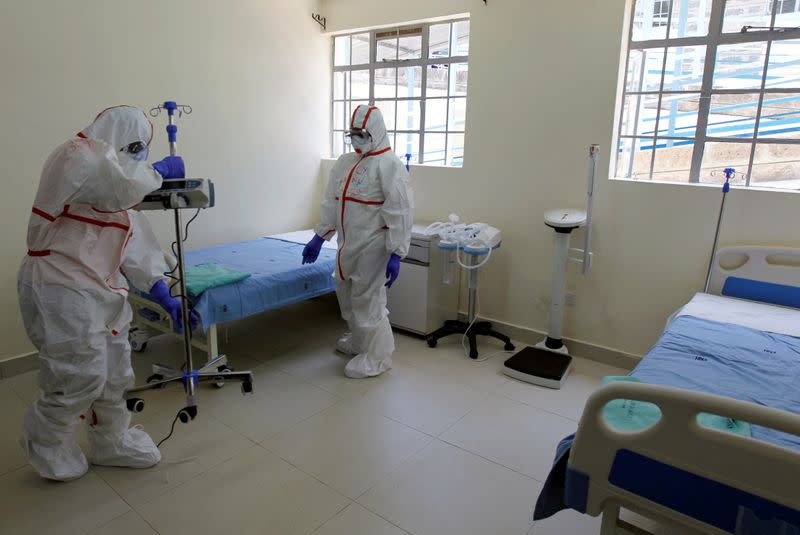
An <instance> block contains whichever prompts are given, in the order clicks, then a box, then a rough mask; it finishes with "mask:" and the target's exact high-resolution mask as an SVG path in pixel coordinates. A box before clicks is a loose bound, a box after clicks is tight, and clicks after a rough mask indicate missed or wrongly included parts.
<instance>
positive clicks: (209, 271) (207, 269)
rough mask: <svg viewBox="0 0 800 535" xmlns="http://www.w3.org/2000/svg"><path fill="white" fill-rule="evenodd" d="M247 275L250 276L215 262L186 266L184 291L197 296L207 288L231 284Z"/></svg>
mask: <svg viewBox="0 0 800 535" xmlns="http://www.w3.org/2000/svg"><path fill="white" fill-rule="evenodd" d="M248 277H250V273H243V272H241V271H236V270H234V269H228V268H224V267H220V266H218V265H216V264H197V265H196V266H188V267H187V268H186V291H188V292H189V295H191V296H192V297H197V296H198V295H200V294H201V293H203V292H205V291H206V290H208V289H209V288H216V287H217V286H224V285H226V284H233V283H234V282H239V281H242V280H244V279H246V278H248Z"/></svg>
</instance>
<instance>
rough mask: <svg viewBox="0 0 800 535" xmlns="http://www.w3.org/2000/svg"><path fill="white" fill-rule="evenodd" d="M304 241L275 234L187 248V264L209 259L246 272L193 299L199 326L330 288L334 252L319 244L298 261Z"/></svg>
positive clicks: (331, 287) (199, 262)
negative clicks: (315, 255) (312, 255)
mask: <svg viewBox="0 0 800 535" xmlns="http://www.w3.org/2000/svg"><path fill="white" fill-rule="evenodd" d="M302 251H303V245H301V244H299V243H294V242H288V241H283V240H279V239H275V238H262V239H258V240H250V241H243V242H238V243H228V244H225V245H219V246H217V247H208V248H204V249H197V250H194V251H187V252H186V265H188V266H193V265H197V264H205V263H213V264H217V265H219V266H222V267H225V268H229V269H234V270H237V271H243V272H246V273H250V274H251V275H252V276H251V277H250V278H248V279H245V280H243V281H240V282H237V283H234V284H226V285H225V286H219V287H216V288H211V289H209V290H206V291H205V292H203V293H202V294H201V295H200V297H199V298H198V299H196V300H195V303H194V308H195V310H196V311H197V312H198V313H199V314H200V316H201V318H202V321H203V327H204V328H208V327H209V326H210V325H212V324H215V323H220V322H223V321H233V320H238V319H241V318H245V317H248V316H252V315H253V314H258V313H260V312H264V311H266V310H271V309H275V308H280V307H283V306H286V305H289V304H292V303H296V302H299V301H303V300H306V299H311V298H312V297H318V296H320V295H324V294H327V293H329V292H332V291H334V289H335V286H334V281H333V277H332V274H333V271H334V269H335V264H336V251H335V250H333V249H326V248H323V249H322V251H321V252H320V255H319V259H318V260H317V262H316V263H314V264H306V265H303V264H302Z"/></svg>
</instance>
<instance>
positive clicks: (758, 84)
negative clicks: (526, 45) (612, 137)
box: [613, 0, 800, 189]
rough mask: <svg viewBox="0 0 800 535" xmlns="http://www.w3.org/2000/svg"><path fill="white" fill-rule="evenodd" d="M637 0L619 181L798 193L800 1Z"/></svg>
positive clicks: (622, 123) (625, 84) (621, 124)
mask: <svg viewBox="0 0 800 535" xmlns="http://www.w3.org/2000/svg"><path fill="white" fill-rule="evenodd" d="M631 1H632V4H633V6H632V10H633V12H632V21H631V30H630V38H629V42H628V50H627V57H626V62H627V63H626V68H625V69H624V73H623V76H624V80H622V81H621V82H622V83H621V84H620V85H621V86H622V92H623V93H622V99H621V105H620V109H619V110H618V113H619V130H618V131H617V132H616V140H617V141H616V151H617V153H616V158H615V162H613V165H614V176H616V177H619V178H631V179H638V180H658V181H670V182H691V183H721V182H723V181H724V175H723V173H722V170H723V169H724V168H726V167H734V168H736V169H737V171H738V172H739V174H740V176H741V177H743V178H741V179H739V183H743V184H744V185H747V186H751V185H752V186H759V187H776V188H790V189H798V188H800V29H796V27H798V26H800V18H798V15H797V14H796V8H797V7H798V6H796V5H795V4H796V3H797V1H796V0H673V1H666V2H664V1H662V0H631ZM664 9H666V10H667V13H666V22H665V24H664V25H661V18H663V13H664ZM746 26H747V27H748V28H745V27H746Z"/></svg>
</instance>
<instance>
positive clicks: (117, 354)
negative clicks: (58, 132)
mask: <svg viewBox="0 0 800 535" xmlns="http://www.w3.org/2000/svg"><path fill="white" fill-rule="evenodd" d="M152 137H153V126H152V125H151V124H150V121H148V120H147V117H145V115H144V113H143V112H142V111H141V110H139V109H137V108H133V107H130V106H117V107H114V108H109V109H107V110H105V111H103V112H101V113H100V114H99V115H98V116H97V117H96V118H95V120H94V122H92V124H91V125H89V126H88V127H86V128H84V129H83V130H82V131H81V132H79V133H78V134H77V135H76V136H75V137H73V138H71V139H69V140H68V141H66V142H65V143H63V144H62V145H61V146H59V147H58V148H56V149H55V151H53V153H52V154H51V155H50V157H49V158H48V159H47V162H46V163H45V166H44V170H43V171H42V176H41V180H40V181H39V190H38V192H37V194H36V199H35V201H34V204H33V209H32V214H31V216H30V222H29V225H28V254H27V256H26V257H25V260H24V261H23V262H22V267H21V268H20V271H19V278H18V293H19V303H20V309H21V312H22V319H23V321H24V323H25V328H26V330H27V333H28V336H29V338H30V339H31V341H32V342H33V344H34V345H35V346H36V348H37V349H38V350H39V363H40V369H39V386H40V388H41V395H40V397H39V398H38V399H37V400H36V401H35V402H34V403H33V405H32V406H31V407H30V409H29V410H28V412H27V414H26V415H25V418H24V421H23V431H22V440H21V442H22V447H23V449H24V450H25V453H26V454H27V457H28V461H29V462H30V464H31V465H32V466H33V467H34V468H35V469H36V471H37V472H39V474H40V475H41V476H42V477H45V478H48V479H55V480H62V481H64V480H70V479H75V478H78V477H80V476H82V475H83V474H84V473H86V471H87V470H88V463H87V460H86V457H85V456H84V454H83V452H82V451H81V448H80V447H79V446H78V443H77V442H76V440H75V437H74V432H75V429H76V427H77V426H78V424H79V423H80V422H81V420H85V421H87V422H88V423H89V424H90V426H91V428H90V431H89V443H90V446H91V452H90V454H89V459H90V461H91V462H92V463H94V464H99V465H107V466H125V467H133V468H145V467H149V466H152V465H154V464H156V463H158V462H159V461H160V460H161V454H160V453H159V451H158V448H157V447H156V445H155V444H154V443H153V441H152V440H151V438H150V437H149V436H148V435H147V434H146V433H145V432H144V431H142V430H141V429H138V428H136V427H129V425H130V419H131V416H130V413H129V412H128V410H127V407H126V404H125V400H124V399H123V398H124V393H125V390H126V389H128V388H130V387H131V386H133V370H132V369H131V361H130V345H129V344H128V336H127V335H128V326H129V324H130V322H131V309H130V306H129V305H128V302H127V298H126V296H127V293H128V288H127V283H128V282H130V283H131V284H133V285H134V286H136V287H137V288H139V289H141V290H145V291H146V290H149V291H150V293H151V294H152V295H153V296H154V297H155V298H156V299H157V300H158V301H159V302H160V303H161V304H162V305H163V306H164V307H165V308H166V309H167V310H176V308H177V309H179V308H180V305H179V304H177V299H175V298H174V297H172V296H171V295H170V293H169V289H168V288H167V285H166V283H165V282H164V280H163V278H164V271H165V267H166V266H165V259H164V254H163V252H162V251H161V249H160V247H159V246H158V243H157V242H156V238H155V236H154V235H153V231H152V229H151V228H150V226H149V223H148V221H147V219H146V218H145V217H144V216H143V215H141V214H139V213H137V212H135V211H133V210H131V209H130V208H132V207H133V206H135V205H136V204H138V203H140V202H141V201H142V199H143V198H144V196H145V195H146V194H148V193H150V192H151V191H153V190H156V189H158V188H159V187H160V186H161V179H162V177H164V178H182V177H183V175H184V169H183V161H182V160H181V159H180V158H178V157H176V156H170V157H167V158H165V159H164V160H161V161H160V162H156V163H155V164H153V165H152V166H151V165H150V164H148V163H147V161H146V159H147V154H148V147H149V145H150V140H151V139H152ZM173 320H175V321H179V317H177V315H176V314H173Z"/></svg>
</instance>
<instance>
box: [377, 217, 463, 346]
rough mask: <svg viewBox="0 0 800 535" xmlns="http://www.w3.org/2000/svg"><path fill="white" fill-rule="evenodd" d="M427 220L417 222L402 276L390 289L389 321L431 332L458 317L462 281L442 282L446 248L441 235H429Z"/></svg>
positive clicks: (405, 327) (395, 324)
mask: <svg viewBox="0 0 800 535" xmlns="http://www.w3.org/2000/svg"><path fill="white" fill-rule="evenodd" d="M426 227H427V224H419V225H414V231H413V234H412V240H411V247H410V249H409V253H408V256H407V257H406V258H405V259H404V260H403V262H402V264H401V266H400V277H399V278H398V279H397V281H395V283H394V284H393V285H392V287H391V288H390V289H389V292H388V305H387V307H388V309H389V321H390V322H391V324H392V326H393V327H396V328H398V329H402V330H406V331H410V332H413V333H417V334H421V335H427V334H430V333H432V332H433V331H435V330H436V329H438V328H439V327H441V326H442V324H443V323H444V321H445V320H446V319H455V317H456V315H457V307H458V285H457V284H452V285H450V286H447V285H444V284H442V251H441V250H440V249H439V248H438V247H436V240H437V238H434V237H431V236H425V235H424V234H422V231H423V230H424V229H425V228H426Z"/></svg>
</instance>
